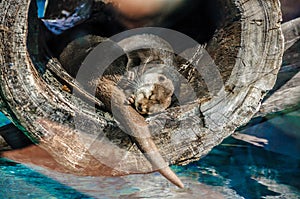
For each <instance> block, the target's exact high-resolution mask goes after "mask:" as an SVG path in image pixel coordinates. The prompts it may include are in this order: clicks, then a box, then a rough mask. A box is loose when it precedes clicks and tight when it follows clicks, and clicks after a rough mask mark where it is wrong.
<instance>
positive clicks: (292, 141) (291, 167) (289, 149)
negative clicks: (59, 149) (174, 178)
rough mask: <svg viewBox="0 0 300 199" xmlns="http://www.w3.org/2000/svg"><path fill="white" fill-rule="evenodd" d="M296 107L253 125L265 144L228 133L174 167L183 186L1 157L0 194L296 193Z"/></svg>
mask: <svg viewBox="0 0 300 199" xmlns="http://www.w3.org/2000/svg"><path fill="white" fill-rule="evenodd" d="M299 114H300V111H295V112H292V113H288V114H286V115H282V116H278V117H276V118H273V119H270V120H268V121H267V122H265V123H263V124H260V125H258V126H254V127H251V128H250V129H248V130H247V131H246V132H243V133H247V134H251V135H255V136H257V137H261V138H264V139H268V144H267V145H265V146H264V147H257V146H254V145H251V144H248V143H246V142H243V141H239V140H235V139H233V138H228V139H226V140H224V142H223V143H222V144H221V145H219V146H218V147H216V148H215V149H213V150H212V151H211V153H209V155H207V156H206V157H204V158H202V159H201V160H200V161H198V162H195V163H192V164H189V165H187V166H173V167H172V169H173V170H175V171H176V173H177V174H178V175H179V177H180V178H181V179H182V181H183V182H184V183H185V185H186V188H185V189H183V190H180V189H178V188H176V187H175V186H173V185H172V184H170V183H169V182H168V181H166V180H165V179H164V178H163V177H161V175H160V174H158V173H153V174H147V175H131V176H125V177H116V178H111V177H78V176H73V175H66V174H61V173H57V172H53V171H49V170H46V169H43V168H40V167H36V166H30V165H26V166H24V165H21V164H16V163H13V162H9V161H7V160H5V159H0V160H1V161H0V176H1V178H0V190H1V192H0V198H9V197H12V198H101V199H102V198H299V197H300V158H299V157H300V156H299V154H300V149H299V146H300V144H299V143H300V139H299V136H300V132H299V129H300V128H299V127H300V124H299V118H300V117H299Z"/></svg>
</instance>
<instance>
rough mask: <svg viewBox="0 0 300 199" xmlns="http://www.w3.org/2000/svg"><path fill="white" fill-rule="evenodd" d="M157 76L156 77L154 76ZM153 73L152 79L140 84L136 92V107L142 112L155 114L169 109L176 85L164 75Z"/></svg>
mask: <svg viewBox="0 0 300 199" xmlns="http://www.w3.org/2000/svg"><path fill="white" fill-rule="evenodd" d="M154 76H155V77H154ZM154 76H153V74H152V77H151V79H152V80H153V79H154V78H156V80H157V81H152V82H153V83H151V81H150V82H149V81H148V82H149V83H146V84H144V85H141V86H139V87H138V88H137V89H136V92H135V93H134V97H135V103H134V105H135V108H136V110H137V111H138V112H139V113H140V114H154V113H157V112H160V111H163V110H165V109H167V108H168V107H169V106H170V104H171V100H172V95H173V92H174V86H173V83H172V81H171V80H169V79H167V78H166V77H165V76H164V75H154Z"/></svg>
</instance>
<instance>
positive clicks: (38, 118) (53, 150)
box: [0, 0, 284, 175]
mask: <svg viewBox="0 0 300 199" xmlns="http://www.w3.org/2000/svg"><path fill="white" fill-rule="evenodd" d="M33 2H34V1H33ZM216 2H217V4H218V10H217V12H219V13H221V15H220V16H221V17H222V19H221V20H219V23H218V27H217V28H216V32H215V34H214V36H213V37H212V38H211V39H210V40H209V41H208V43H207V47H206V49H207V51H208V52H209V54H210V56H211V58H212V59H213V60H214V62H215V64H216V65H217V69H218V71H219V74H220V77H221V84H223V86H220V85H217V88H215V89H216V90H213V91H207V90H206V91H205V92H204V93H206V94H207V93H208V95H209V97H208V98H206V100H205V101H203V98H204V97H207V96H204V95H198V99H199V100H196V101H194V102H193V103H190V104H187V105H182V106H180V107H171V108H169V109H167V110H166V111H165V112H163V113H161V114H158V115H155V116H152V117H149V118H147V122H148V124H149V129H157V127H158V126H159V125H157V124H158V123H159V122H158V121H160V120H162V119H166V124H165V127H164V128H161V129H160V130H158V131H152V132H151V133H152V138H153V140H154V143H155V144H156V146H157V148H158V149H159V152H160V154H161V155H162V157H163V158H164V159H165V161H166V162H167V163H168V164H188V163H190V162H192V161H196V160H198V159H199V158H201V157H202V156H203V155H205V154H207V153H208V152H209V151H210V150H211V149H212V148H213V147H214V146H216V145H218V144H219V143H220V142H222V140H223V139H224V138H226V137H228V136H229V135H231V134H232V133H233V132H234V131H235V129H236V128H237V127H239V126H241V125H245V124H246V123H247V122H248V121H249V120H250V119H251V118H252V116H253V115H254V114H255V113H256V112H257V111H258V110H259V108H260V104H261V101H262V99H263V97H264V96H265V95H266V93H267V92H268V91H269V90H270V89H272V87H273V86H274V83H275V80H276V76H277V73H278V71H279V68H280V65H281V60H282V55H283V51H284V47H283V35H282V31H281V12H280V6H279V5H280V4H279V1H278V0H268V1H265V0H251V1H246V0H219V1H216ZM0 8H1V10H0V13H1V14H0V19H1V20H0V21H1V22H0V23H1V24H0V34H1V42H0V46H1V48H0V50H1V53H0V54H1V55H0V63H1V66H2V67H1V71H0V87H1V103H0V106H1V110H2V111H3V112H4V113H5V114H6V115H7V116H8V117H9V118H10V119H11V120H12V121H13V122H14V123H15V124H16V125H17V126H18V127H19V128H20V129H22V130H23V131H24V132H25V133H26V135H28V136H29V137H30V138H31V139H32V140H33V141H34V142H36V143H37V144H39V146H40V147H42V148H44V149H46V151H48V152H49V153H50V154H51V155H52V156H53V157H54V159H55V160H56V161H57V162H58V163H59V164H61V165H62V166H65V167H66V168H68V169H69V170H70V171H71V172H74V173H76V174H82V175H89V174H91V173H92V174H93V175H95V174H98V175H124V174H129V173H146V172H151V171H153V170H155V169H156V168H153V165H152V164H151V163H149V161H148V159H147V158H146V157H145V155H144V154H143V153H142V152H141V150H140V148H139V147H138V146H137V145H136V144H135V143H134V142H132V139H131V137H130V136H129V135H128V134H126V133H124V132H123V131H122V129H121V128H119V125H118V123H116V121H115V120H114V118H113V115H111V114H110V113H107V112H104V111H101V110H98V111H97V112H95V111H94V107H93V106H90V105H89V103H86V102H85V101H83V100H81V98H79V97H76V96H75V95H72V94H71V93H69V92H66V91H65V89H64V88H65V87H64V85H65V84H66V82H68V83H69V84H71V86H73V87H74V88H75V87H78V88H79V90H80V86H79V85H77V83H76V82H75V81H74V80H73V79H72V77H71V76H69V75H68V74H67V73H65V72H64V69H62V68H61V66H60V64H59V63H58V62H57V60H56V59H55V58H47V59H46V60H45V58H44V56H43V55H45V52H44V51H43V50H41V48H40V46H41V44H42V41H39V38H40V37H39V36H40V35H39V34H40V32H39V31H40V27H39V26H40V22H38V21H37V18H36V12H35V10H36V8H35V5H34V3H32V4H30V1H29V0H10V1H0ZM204 28H205V27H204ZM204 61H210V60H204ZM208 63H209V62H208ZM186 72H187V71H186ZM202 72H203V71H202ZM204 72H205V73H210V72H211V71H210V70H208V69H206V71H205V70H204ZM193 75H194V76H193V78H194V79H199V76H197V75H198V74H197V73H195V74H193ZM62 80H64V81H62ZM214 80H215V77H214V76H210V77H208V79H207V80H206V81H208V82H212V83H216V82H214ZM213 85H214V84H213ZM197 88H198V89H199V93H200V92H201V91H202V90H203V88H205V85H203V84H199V85H198V86H197ZM197 88H196V90H197ZM81 93H83V94H85V95H86V96H87V97H88V98H90V99H92V100H93V101H94V102H96V103H99V104H101V102H98V101H97V99H95V98H94V97H93V96H89V94H86V93H85V91H81ZM212 94H213V95H212ZM91 170H93V172H87V171H91Z"/></svg>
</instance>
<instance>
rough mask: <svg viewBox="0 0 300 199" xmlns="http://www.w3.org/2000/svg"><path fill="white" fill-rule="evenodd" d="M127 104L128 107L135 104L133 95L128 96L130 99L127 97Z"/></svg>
mask: <svg viewBox="0 0 300 199" xmlns="http://www.w3.org/2000/svg"><path fill="white" fill-rule="evenodd" d="M127 102H128V104H129V105H131V104H134V102H135V95H130V97H128V99H127Z"/></svg>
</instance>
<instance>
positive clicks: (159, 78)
mask: <svg viewBox="0 0 300 199" xmlns="http://www.w3.org/2000/svg"><path fill="white" fill-rule="evenodd" d="M165 79H166V78H165V77H163V76H159V77H158V80H159V81H160V82H163V81H165Z"/></svg>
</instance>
